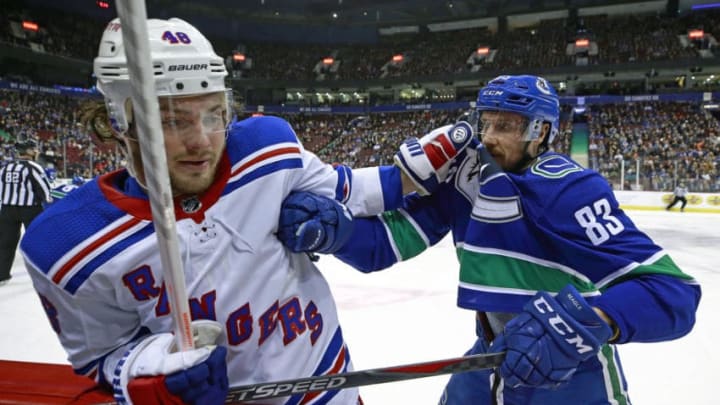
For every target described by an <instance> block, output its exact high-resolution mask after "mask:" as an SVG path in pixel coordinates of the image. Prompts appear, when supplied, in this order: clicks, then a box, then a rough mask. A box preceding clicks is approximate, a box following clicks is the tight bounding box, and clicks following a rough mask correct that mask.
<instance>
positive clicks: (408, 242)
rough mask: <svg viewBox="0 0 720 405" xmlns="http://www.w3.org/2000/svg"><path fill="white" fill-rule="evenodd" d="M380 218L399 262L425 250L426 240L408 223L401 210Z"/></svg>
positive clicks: (385, 214) (386, 213)
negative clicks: (388, 232)
mask: <svg viewBox="0 0 720 405" xmlns="http://www.w3.org/2000/svg"><path fill="white" fill-rule="evenodd" d="M380 218H381V219H382V221H383V222H384V223H385V226H387V229H389V230H390V236H391V238H392V243H393V244H394V245H395V247H396V248H397V252H398V253H399V254H400V258H399V260H400V261H402V260H407V259H409V258H411V257H415V256H417V255H419V254H420V253H421V252H422V251H423V250H425V249H427V243H426V242H425V240H426V239H427V238H423V235H422V234H421V231H420V230H419V229H418V228H416V227H415V225H414V224H413V223H412V222H410V221H408V219H407V218H406V217H405V216H404V215H403V214H402V213H401V210H398V211H388V212H384V213H382V215H381V217H380Z"/></svg>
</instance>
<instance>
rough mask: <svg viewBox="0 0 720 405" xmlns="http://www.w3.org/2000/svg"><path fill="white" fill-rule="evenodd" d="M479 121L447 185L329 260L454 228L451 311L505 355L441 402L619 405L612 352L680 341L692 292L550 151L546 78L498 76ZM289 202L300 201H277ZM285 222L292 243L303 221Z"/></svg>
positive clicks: (589, 179)
mask: <svg viewBox="0 0 720 405" xmlns="http://www.w3.org/2000/svg"><path fill="white" fill-rule="evenodd" d="M477 111H478V113H479V114H480V122H479V136H480V140H481V141H482V144H479V145H478V147H477V148H476V149H472V148H469V149H467V150H466V151H465V152H464V153H463V154H461V155H459V156H458V157H457V159H456V161H455V163H454V164H453V166H452V167H451V168H450V172H451V173H452V175H451V176H450V177H448V179H447V182H445V183H443V184H442V185H441V186H440V187H439V188H438V189H437V190H436V191H435V193H434V194H432V195H430V196H426V197H419V196H418V195H410V196H408V197H406V199H405V203H404V207H403V208H402V209H400V210H397V211H393V212H387V213H384V214H382V215H381V216H378V217H375V218H356V219H355V221H354V222H355V226H354V230H353V235H352V236H351V238H350V239H349V240H348V242H347V243H346V244H345V245H344V246H343V247H342V248H341V249H340V250H339V251H338V252H337V253H336V256H337V257H339V258H340V259H342V260H344V261H345V262H347V263H349V264H351V265H352V266H354V267H356V268H358V269H360V270H361V271H364V272H369V271H375V270H380V269H384V268H387V267H389V266H391V265H392V264H393V263H396V262H398V261H401V260H407V259H409V258H411V257H414V256H416V255H417V254H419V253H420V252H422V251H423V250H424V249H426V248H427V247H428V246H430V245H433V244H435V243H437V242H438V241H440V239H442V238H443V237H444V236H445V235H446V234H447V233H448V232H452V235H453V240H454V242H455V246H456V248H457V253H458V258H459V261H460V274H459V288H458V305H459V306H460V307H462V308H466V309H470V310H473V311H476V314H477V322H476V325H475V329H476V332H477V341H476V343H475V344H474V346H473V347H472V348H471V349H470V350H469V351H468V353H469V354H473V353H486V352H495V351H506V352H507V355H506V359H505V361H504V362H503V364H502V365H501V367H499V368H498V369H497V370H494V371H488V370H484V371H475V372H466V373H461V374H456V375H453V376H452V377H451V378H450V381H449V382H448V384H447V387H446V389H445V391H444V392H443V394H442V397H441V400H440V403H441V404H451V405H483V404H513V405H521V404H522V405H527V404H533V405H535V404H542V405H558V404H573V405H575V404H577V405H589V404H592V405H595V404H629V403H630V397H629V395H628V391H627V384H626V381H625V378H624V374H623V371H622V368H621V366H620V358H619V356H618V352H617V345H619V344H624V343H630V342H657V341H664V340H671V339H675V338H679V337H681V336H683V335H685V334H687V333H688V332H689V331H690V330H691V329H692V327H693V325H694V322H695V312H696V309H697V306H698V304H699V300H700V296H701V292H700V287H699V285H698V284H697V283H696V281H695V280H694V279H693V278H692V277H691V276H689V275H687V274H684V273H683V272H682V271H681V269H679V268H678V266H677V265H676V264H675V263H674V262H673V260H672V259H671V258H670V256H668V254H667V253H666V252H665V251H664V250H663V249H662V248H661V247H659V246H658V245H656V244H655V243H654V242H653V241H652V240H650V238H648V236H647V235H645V234H644V233H642V232H641V231H640V230H638V229H637V228H636V226H635V225H634V224H633V222H632V221H631V220H630V219H629V218H628V216H627V215H626V214H625V213H624V212H623V211H622V210H621V209H620V208H619V206H618V202H617V200H616V199H615V196H614V195H613V192H612V191H611V189H610V187H609V186H608V183H607V181H606V180H605V179H603V178H602V177H601V176H600V175H599V174H598V173H596V172H594V171H591V170H588V169H585V168H583V167H582V166H580V165H579V164H578V163H576V162H574V161H573V160H571V159H570V158H569V157H567V156H564V155H561V154H558V153H555V152H553V151H551V150H549V146H548V145H550V143H551V142H552V140H553V138H554V136H555V135H556V133H557V131H558V129H559V128H558V127H559V103H558V97H557V94H556V93H555V90H554V89H553V88H552V87H551V85H550V84H549V83H548V82H547V81H546V80H544V79H543V78H540V77H536V76H500V77H497V78H495V79H493V80H491V81H490V82H488V84H487V86H485V87H484V88H482V89H481V90H480V92H479V95H478V100H477ZM402 153H403V149H401V150H400V153H399V154H398V155H399V156H396V157H397V159H396V161H399V162H402V160H403V159H402V158H403V156H402ZM303 194H305V193H303ZM298 197H302V198H305V199H307V198H308V196H307V195H298V196H295V195H293V196H291V197H290V198H289V199H288V200H287V204H291V203H292V200H293V199H295V198H298ZM281 220H282V221H283V222H282V223H281V229H288V231H287V232H285V233H283V234H282V235H283V237H284V238H285V239H286V243H288V244H290V245H293V244H294V243H295V242H296V241H295V240H294V238H293V233H292V232H291V231H290V230H292V229H296V228H298V226H299V224H301V223H302V221H303V220H302V219H300V221H299V222H298V221H295V222H294V221H293V218H292V216H281ZM287 235H289V237H287ZM298 250H302V249H298Z"/></svg>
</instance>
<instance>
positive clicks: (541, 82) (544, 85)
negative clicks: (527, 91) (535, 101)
mask: <svg viewBox="0 0 720 405" xmlns="http://www.w3.org/2000/svg"><path fill="white" fill-rule="evenodd" d="M535 86H536V87H537V88H538V90H540V91H541V92H542V93H543V94H547V95H548V96H549V95H550V85H549V84H548V82H547V80H545V79H543V78H542V77H538V79H537V81H536V82H535Z"/></svg>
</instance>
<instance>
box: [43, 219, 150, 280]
mask: <svg viewBox="0 0 720 405" xmlns="http://www.w3.org/2000/svg"><path fill="white" fill-rule="evenodd" d="M118 222H121V221H115V222H114V223H113V224H111V226H110V227H108V228H110V229H109V230H108V229H107V228H106V229H104V230H101V231H100V232H98V234H100V235H102V236H99V237H97V238H96V239H94V240H93V237H91V238H89V239H88V241H90V242H89V243H87V244H85V246H84V247H83V248H81V249H80V251H79V252H76V251H75V250H72V251H70V252H69V255H72V256H71V257H69V258H67V259H66V258H65V257H63V258H61V259H60V260H59V261H58V264H57V265H56V266H53V268H52V269H50V272H48V276H51V277H52V281H53V282H54V283H56V284H60V282H61V281H62V280H63V278H65V276H66V275H67V274H68V273H70V272H71V270H72V269H73V268H76V266H77V265H78V264H79V263H81V262H82V261H83V260H84V259H87V258H88V257H90V255H91V253H92V252H94V251H97V250H99V248H101V247H102V246H103V245H105V244H107V243H108V242H110V241H112V240H113V239H115V238H116V237H118V236H121V235H123V233H124V232H126V231H128V230H131V229H132V228H134V227H136V226H137V225H138V224H140V223H141V222H142V220H141V219H138V218H135V217H130V219H129V220H126V221H125V222H121V223H119V224H118ZM96 235H97V234H96ZM63 259H65V260H63ZM58 267H59V268H58ZM53 273H54V274H53Z"/></svg>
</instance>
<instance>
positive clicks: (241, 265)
mask: <svg viewBox="0 0 720 405" xmlns="http://www.w3.org/2000/svg"><path fill="white" fill-rule="evenodd" d="M382 184H384V186H383V185H382ZM383 187H385V188H384V189H383ZM294 190H306V191H312V192H314V193H317V194H320V195H325V196H328V197H332V198H336V199H338V200H340V201H342V202H344V203H345V204H346V205H347V206H348V208H350V210H351V211H352V212H353V213H355V214H356V215H374V214H378V213H380V212H382V211H384V210H386V209H391V208H394V206H398V205H400V203H401V195H400V194H401V191H400V190H401V186H400V176H399V172H398V171H397V169H396V168H392V167H381V168H369V169H360V170H355V171H351V170H350V169H348V168H345V167H340V168H337V169H333V167H332V166H330V165H326V164H324V163H322V162H321V161H320V160H319V159H318V158H317V157H316V156H315V155H313V154H312V153H310V152H308V151H305V150H304V149H303V148H302V145H301V144H300V143H299V141H298V140H297V137H296V136H295V133H294V132H293V130H292V129H291V127H290V126H289V125H288V123H287V122H286V121H284V120H281V119H278V118H273V117H258V118H251V119H247V120H244V121H240V122H237V123H234V124H233V125H232V127H231V129H230V131H229V135H228V139H227V147H226V151H225V156H224V158H223V159H222V161H221V163H220V167H219V169H218V175H217V178H216V181H215V182H214V184H213V185H212V186H211V188H210V189H209V190H207V191H206V192H205V193H204V194H203V195H198V196H185V197H184V198H178V199H176V206H175V215H176V217H177V232H178V239H179V244H180V246H179V247H180V252H181V256H182V264H183V267H184V269H183V270H184V274H185V280H186V284H187V291H188V295H189V300H190V309H191V313H192V317H193V319H212V320H216V321H218V322H219V323H220V324H222V325H223V326H224V331H223V335H222V337H221V339H222V341H221V343H220V344H222V345H224V346H226V347H227V349H228V356H227V364H228V377H229V382H230V386H238V385H244V384H252V383H259V382H268V381H275V380H283V379H289V378H297V377H306V376H315V375H323V374H330V373H338V372H343V371H347V370H350V369H351V367H352V366H351V362H350V357H349V354H348V350H347V347H346V345H345V341H344V339H343V336H342V331H341V329H340V325H339V323H338V317H337V310H336V307H335V303H334V300H333V297H332V296H331V293H330V289H329V287H328V285H327V283H326V281H325V279H324V278H323V277H322V275H321V274H320V272H319V271H318V269H317V268H316V267H315V265H314V264H313V263H312V262H311V261H310V260H309V259H308V257H307V256H306V255H304V254H293V253H291V252H290V251H289V250H287V249H286V248H285V247H284V246H283V245H282V244H281V243H280V241H279V240H278V239H277V238H276V236H275V232H276V231H277V223H278V217H279V212H280V207H281V204H282V201H283V200H284V199H285V197H286V196H287V195H288V194H289V193H290V192H291V191H294ZM21 249H22V252H23V255H24V257H25V261H26V266H27V269H28V272H29V273H30V275H31V277H32V280H33V282H34V285H35V288H36V290H37V292H38V294H39V296H40V300H41V302H42V305H43V306H44V308H45V311H46V313H47V315H48V318H49V320H50V323H51V325H52V327H53V328H54V330H55V332H56V333H57V334H58V336H59V338H60V341H61V343H62V345H63V346H64V348H65V350H66V351H67V353H68V356H69V360H70V362H71V363H72V365H73V368H74V369H75V371H76V372H77V373H79V374H84V375H87V376H89V377H91V378H95V379H96V380H97V381H99V382H101V383H102V382H108V381H111V380H112V370H113V368H114V366H115V365H114V364H112V363H114V362H115V360H116V359H117V358H118V354H117V351H118V349H119V348H122V347H123V346H125V345H127V344H128V343H130V342H132V341H134V340H137V339H140V338H142V337H144V336H145V335H148V334H152V333H161V332H171V331H172V330H173V329H172V317H171V315H170V308H169V305H168V299H167V294H166V289H165V285H164V283H163V272H162V268H161V262H160V253H159V251H158V245H157V240H156V235H155V232H154V227H153V222H152V220H151V213H150V205H149V201H148V200H147V196H146V194H145V192H144V191H143V190H142V189H141V188H140V187H139V185H138V183H137V182H136V181H135V180H134V179H133V178H132V177H130V176H129V175H128V173H127V171H125V170H121V171H117V172H113V173H110V174H108V175H105V176H102V177H100V178H98V179H97V180H94V181H92V182H90V183H88V184H87V185H86V186H85V187H82V188H81V189H78V190H76V191H74V192H73V193H72V194H69V195H68V196H67V197H66V198H64V199H62V200H60V201H58V202H57V203H55V204H53V205H52V206H51V207H50V208H49V209H48V210H47V211H45V212H44V213H43V214H42V215H41V216H39V217H38V218H37V219H36V220H35V221H34V222H33V223H32V225H31V226H30V228H29V229H28V231H27V233H26V234H25V237H24V239H23V241H22V244H21ZM357 398H358V391H357V389H346V390H341V391H328V392H322V393H313V394H307V395H304V396H303V395H295V396H292V397H284V398H279V399H275V400H267V401H263V402H262V403H263V404H354V403H356V401H357Z"/></svg>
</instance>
